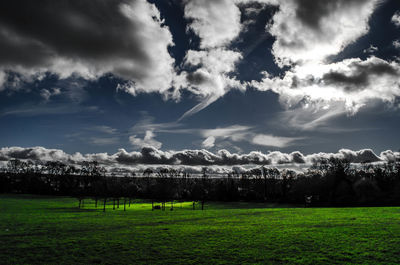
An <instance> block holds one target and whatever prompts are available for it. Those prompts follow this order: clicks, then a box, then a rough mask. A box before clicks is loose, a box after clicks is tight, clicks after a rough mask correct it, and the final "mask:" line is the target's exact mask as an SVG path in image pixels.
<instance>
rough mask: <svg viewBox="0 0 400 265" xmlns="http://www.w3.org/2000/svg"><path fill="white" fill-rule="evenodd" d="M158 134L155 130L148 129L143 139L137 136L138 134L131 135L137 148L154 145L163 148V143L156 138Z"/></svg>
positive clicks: (132, 141) (131, 139) (132, 142)
mask: <svg viewBox="0 0 400 265" xmlns="http://www.w3.org/2000/svg"><path fill="white" fill-rule="evenodd" d="M155 136H156V135H155V134H154V133H153V131H150V130H147V131H146V133H145V135H144V137H143V139H141V138H139V137H137V136H136V135H132V136H130V137H129V141H130V143H131V144H132V145H133V146H134V147H135V148H143V147H154V148H157V149H159V148H161V146H162V143H161V142H159V141H157V140H156V139H154V137H155Z"/></svg>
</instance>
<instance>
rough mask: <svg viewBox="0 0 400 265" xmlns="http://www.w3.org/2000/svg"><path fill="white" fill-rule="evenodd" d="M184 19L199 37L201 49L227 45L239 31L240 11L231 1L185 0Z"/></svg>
mask: <svg viewBox="0 0 400 265" xmlns="http://www.w3.org/2000/svg"><path fill="white" fill-rule="evenodd" d="M184 12H185V17H186V18H187V19H190V20H192V22H191V23H190V24H189V27H190V28H191V29H192V30H193V31H194V32H195V33H196V34H197V35H198V36H199V37H200V47H201V48H215V47H221V46H225V45H227V44H229V43H230V42H231V41H232V40H233V39H234V38H236V37H237V36H238V35H239V32H240V30H241V27H242V26H241V24H240V11H239V8H238V7H237V6H236V5H235V3H234V1H232V0H213V1H209V0H187V1H186V4H185V10H184Z"/></svg>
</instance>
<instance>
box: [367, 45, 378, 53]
mask: <svg viewBox="0 0 400 265" xmlns="http://www.w3.org/2000/svg"><path fill="white" fill-rule="evenodd" d="M378 50H379V49H378V47H376V46H374V45H372V44H371V45H370V46H369V47H368V49H364V50H363V53H374V52H377V51H378Z"/></svg>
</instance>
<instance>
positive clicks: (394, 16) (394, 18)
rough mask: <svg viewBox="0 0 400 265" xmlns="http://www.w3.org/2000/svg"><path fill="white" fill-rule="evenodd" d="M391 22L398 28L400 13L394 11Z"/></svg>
mask: <svg viewBox="0 0 400 265" xmlns="http://www.w3.org/2000/svg"><path fill="white" fill-rule="evenodd" d="M392 22H393V24H395V25H396V27H400V11H396V13H394V14H393V16H392Z"/></svg>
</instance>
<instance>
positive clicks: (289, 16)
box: [269, 0, 378, 66]
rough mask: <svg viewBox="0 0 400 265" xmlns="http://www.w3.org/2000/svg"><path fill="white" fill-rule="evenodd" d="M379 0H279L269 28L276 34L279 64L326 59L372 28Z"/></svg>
mask: <svg viewBox="0 0 400 265" xmlns="http://www.w3.org/2000/svg"><path fill="white" fill-rule="evenodd" d="M377 2H378V1H377V0H367V1H357V0H333V1H329V2H323V1H305V0H288V1H282V2H280V6H279V12H277V14H275V15H274V17H273V24H272V26H271V27H270V28H269V32H270V33H271V34H272V35H273V36H275V37H276V41H275V43H274V44H273V49H272V52H273V54H274V56H275V60H276V62H277V63H278V65H280V66H284V65H291V64H293V63H300V64H302V63H306V62H310V61H311V62H316V63H318V62H323V61H324V60H325V59H326V58H327V56H330V55H335V54H337V53H339V52H340V51H342V50H343V48H344V47H346V46H347V45H348V44H350V43H352V42H354V41H356V40H357V39H358V38H359V37H361V36H362V35H364V34H366V33H367V32H368V30H369V27H368V20H369V17H370V16H371V14H372V12H373V11H374V8H375V5H376V3H377Z"/></svg>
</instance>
